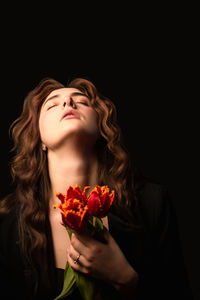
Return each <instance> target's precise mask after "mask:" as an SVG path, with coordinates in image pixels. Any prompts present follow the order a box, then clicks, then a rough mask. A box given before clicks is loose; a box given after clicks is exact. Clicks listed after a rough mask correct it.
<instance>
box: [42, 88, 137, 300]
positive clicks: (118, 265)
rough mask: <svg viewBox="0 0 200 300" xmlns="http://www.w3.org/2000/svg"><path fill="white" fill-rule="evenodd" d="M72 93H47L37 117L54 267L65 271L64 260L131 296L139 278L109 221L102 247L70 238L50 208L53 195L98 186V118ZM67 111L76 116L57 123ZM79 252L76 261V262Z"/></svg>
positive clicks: (68, 90) (80, 235)
mask: <svg viewBox="0 0 200 300" xmlns="http://www.w3.org/2000/svg"><path fill="white" fill-rule="evenodd" d="M75 92H76V93H77V92H79V93H80V91H79V90H77V89H74V88H62V89H58V90H54V91H53V92H51V93H50V94H49V95H48V97H47V98H46V100H45V101H44V104H43V105H42V108H41V112H40V118H39V129H40V136H41V141H42V145H41V147H42V146H44V145H45V146H46V147H47V158H48V168H49V176H50V181H51V187H52V195H51V198H50V213H49V219H50V223H51V230H52V239H53V245H54V254H55V261H56V266H57V267H58V268H63V269H64V268H65V265H66V262H67V261H68V263H69V264H70V266H71V267H72V268H74V269H75V270H77V271H80V272H82V273H84V274H87V275H90V276H92V277H95V278H99V279H102V280H105V281H107V282H109V283H111V284H112V285H113V286H114V287H115V288H116V289H117V290H118V291H119V292H120V293H121V294H123V295H126V296H127V297H128V295H132V294H133V293H134V290H135V287H136V285H137V282H138V274H137V272H136V271H135V270H134V269H133V268H132V266H131V265H130V264H129V263H128V261H127V260H126V258H125V256H124V254H123V252H122V251H121V249H120V248H119V246H118V245H117V243H116V242H115V240H114V239H113V238H112V236H111V235H110V233H109V231H108V229H109V224H108V219H107V217H105V218H103V219H102V221H103V224H104V226H105V230H104V236H105V239H106V241H107V243H106V244H104V243H101V242H99V241H96V240H95V239H93V238H92V237H91V236H89V235H87V234H86V233H83V232H81V233H80V232H79V233H77V232H73V234H72V238H71V240H70V239H69V236H68V233H67V231H66V229H65V228H64V226H62V225H61V214H60V211H59V210H55V209H53V208H52V205H53V204H57V203H59V200H58V198H57V197H56V196H55V192H58V191H59V192H61V193H65V192H66V188H67V187H68V186H70V185H72V186H74V185H75V184H78V185H80V186H81V187H82V188H83V187H84V186H86V185H89V186H90V187H91V189H92V188H93V187H94V186H95V185H96V184H98V178H97V169H98V160H97V157H96V153H95V148H94V145H95V143H96V141H97V139H98V137H99V131H98V125H97V114H96V112H95V110H94V109H93V108H92V107H91V106H90V102H89V99H88V98H87V97H86V96H84V95H74V94H73V93H75ZM70 109H73V110H75V111H76V112H77V113H78V116H79V117H78V118H70V119H62V120H61V116H62V115H63V113H64V112H65V111H67V110H70ZM91 189H90V190H91ZM90 190H88V193H89V192H90ZM79 254H80V258H79V262H78V264H74V260H75V259H76V258H77V256H78V255H79ZM105 262H106V266H105ZM121 270H123V272H121Z"/></svg>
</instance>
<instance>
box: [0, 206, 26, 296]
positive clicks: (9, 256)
mask: <svg viewBox="0 0 200 300" xmlns="http://www.w3.org/2000/svg"><path fill="white" fill-rule="evenodd" d="M18 244H19V241H18V230H17V216H16V212H15V211H12V212H11V213H9V214H7V215H4V216H1V218H0V298H2V299H5V300H7V299H28V298H27V297H26V291H25V281H24V273H23V266H22V262H21V257H20V252H19V251H20V250H19V245H18Z"/></svg>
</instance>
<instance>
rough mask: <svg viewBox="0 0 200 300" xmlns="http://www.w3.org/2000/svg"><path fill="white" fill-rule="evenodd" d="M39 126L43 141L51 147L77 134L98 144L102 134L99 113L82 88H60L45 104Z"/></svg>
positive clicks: (53, 92) (50, 95)
mask: <svg viewBox="0 0 200 300" xmlns="http://www.w3.org/2000/svg"><path fill="white" fill-rule="evenodd" d="M39 130H40V136H41V140H42V143H43V144H45V145H46V146H47V148H49V149H50V148H52V149H54V148H55V147H58V146H59V145H61V144H62V143H63V142H64V141H65V140H66V139H67V138H68V137H73V136H76V137H80V139H82V140H83V142H84V140H86V141H88V142H90V143H92V144H94V143H95V142H96V140H97V138H98V136H99V131H98V125H97V113H96V111H95V110H94V109H93V108H92V106H91V105H90V100H89V99H88V97H87V96H86V95H84V94H83V93H82V92H81V91H80V90H78V89H75V88H61V89H57V90H54V91H52V92H51V93H50V94H49V95H48V96H47V98H46V99H45V101H44V103H43V104H42V107H41V111H40V117H39Z"/></svg>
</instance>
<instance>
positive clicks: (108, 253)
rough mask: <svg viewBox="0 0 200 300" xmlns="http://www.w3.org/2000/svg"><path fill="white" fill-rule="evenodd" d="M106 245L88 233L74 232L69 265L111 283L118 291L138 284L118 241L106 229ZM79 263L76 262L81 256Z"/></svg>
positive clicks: (68, 255)
mask: <svg viewBox="0 0 200 300" xmlns="http://www.w3.org/2000/svg"><path fill="white" fill-rule="evenodd" d="M104 238H105V240H106V243H102V242H100V241H97V240H96V239H94V238H93V237H91V236H90V235H88V234H86V233H83V232H81V233H77V232H73V234H72V236H71V244H70V247H69V249H68V253H67V259H68V263H69V264H70V266H71V267H72V268H74V269H75V270H77V271H79V272H82V273H84V274H86V275H89V276H92V277H94V278H98V279H101V280H104V281H107V282H109V283H111V284H112V285H113V286H115V287H116V288H117V289H118V287H119V289H120V287H121V286H123V287H124V285H127V284H128V285H130V282H131V285H132V287H133V286H134V285H133V281H134V283H136V279H137V276H136V275H137V273H136V272H135V270H134V269H133V268H132V267H131V265H130V264H129V263H128V261H127V259H126V258H125V256H124V254H123V252H122V251H121V249H120V248H119V246H118V245H117V243H116V241H115V240H114V239H113V237H112V236H111V235H110V233H109V232H108V230H107V229H106V228H104ZM79 254H80V257H79V260H78V263H74V261H75V260H76V259H77V257H78V256H79Z"/></svg>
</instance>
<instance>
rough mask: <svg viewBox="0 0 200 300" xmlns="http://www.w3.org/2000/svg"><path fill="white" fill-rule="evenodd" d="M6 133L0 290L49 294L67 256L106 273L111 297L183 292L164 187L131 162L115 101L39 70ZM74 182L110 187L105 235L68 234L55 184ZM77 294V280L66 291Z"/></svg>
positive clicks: (102, 276)
mask: <svg viewBox="0 0 200 300" xmlns="http://www.w3.org/2000/svg"><path fill="white" fill-rule="evenodd" d="M11 133H12V137H13V141H14V148H13V150H14V152H15V156H14V157H13V160H12V163H11V172H12V176H13V178H14V182H15V190H14V192H13V193H11V194H10V195H8V196H7V197H6V198H5V199H3V200H2V201H1V209H0V211H1V224H0V238H1V246H0V265H1V271H0V272H1V282H2V293H4V294H6V295H7V298H6V296H5V298H4V299H12V298H13V297H14V296H15V297H19V298H20V299H53V298H55V297H56V296H57V295H58V294H59V293H60V291H61V289H62V284H63V274H64V269H65V265H66V262H67V261H68V263H69V265H70V266H71V267H72V268H74V269H75V270H77V271H80V272H82V273H84V274H85V275H86V276H91V277H93V278H96V279H98V280H99V281H100V282H104V283H105V289H104V291H106V292H105V293H106V294H107V295H110V296H112V297H113V299H146V297H147V296H148V297H149V296H150V297H151V296H152V297H154V299H169V297H170V298H171V297H172V296H173V295H175V296H177V297H179V299H189V296H190V292H189V288H188V289H187V286H188V283H187V277H186V273H185V269H184V264H183V261H182V257H181V251H180V248H179V242H178V236H177V232H176V223H175V219H174V214H173V210H172V206H171V203H170V200H169V197H168V194H167V191H166V189H165V188H164V187H163V186H161V185H159V184H156V183H153V182H150V180H147V179H145V178H143V177H142V176H140V174H139V172H138V171H137V170H136V169H134V168H132V167H131V163H130V159H129V156H128V154H127V152H126V150H125V149H124V147H123V145H122V140H121V134H120V129H119V127H118V125H117V123H116V111H115V106H114V104H113V103H112V102H111V101H110V100H109V99H107V98H106V97H104V96H102V95H100V93H99V92H98V91H97V89H96V87H95V86H94V84H93V83H92V82H90V81H88V80H86V79H83V78H77V79H74V80H72V81H71V82H70V83H69V84H68V85H67V86H65V85H63V84H61V83H60V82H58V81H56V80H54V79H51V78H47V79H44V80H42V81H41V82H40V83H39V85H38V86H37V87H36V88H35V89H34V90H32V91H31V92H30V93H29V94H28V95H27V97H26V99H25V101H24V106H23V111H22V114H21V116H20V117H19V118H18V119H17V120H16V121H15V122H14V123H13V124H12V126H11ZM76 184H78V185H79V186H80V187H81V188H83V187H84V186H88V185H89V186H90V189H92V188H93V187H94V186H95V185H100V186H102V185H108V186H109V187H110V188H111V189H114V190H115V193H116V200H115V202H114V204H113V206H112V207H111V211H110V213H109V215H108V217H105V218H103V220H102V221H103V224H104V227H105V230H104V237H105V239H106V241H107V243H106V244H104V243H101V242H100V241H97V240H95V239H93V238H92V237H91V236H89V235H87V234H85V233H80V232H74V233H73V235H72V238H71V240H70V239H69V236H68V233H67V231H66V229H65V228H64V226H62V224H61V214H60V212H59V210H55V209H53V205H54V204H57V203H58V202H59V199H58V198H57V197H56V196H55V192H61V193H65V192H66V188H67V187H69V186H70V185H71V186H74V185H76ZM88 192H90V190H88ZM184 297H186V298H184ZM79 298H80V299H81V297H80V295H79V293H78V291H77V290H76V291H75V292H74V293H73V294H72V295H71V296H70V297H69V299H79Z"/></svg>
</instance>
